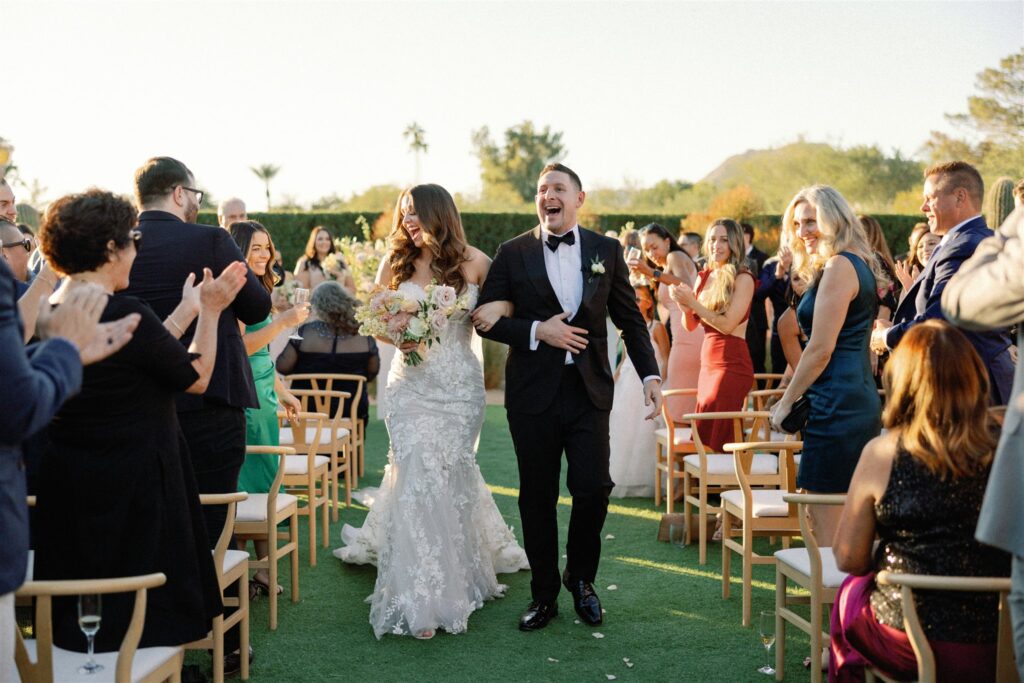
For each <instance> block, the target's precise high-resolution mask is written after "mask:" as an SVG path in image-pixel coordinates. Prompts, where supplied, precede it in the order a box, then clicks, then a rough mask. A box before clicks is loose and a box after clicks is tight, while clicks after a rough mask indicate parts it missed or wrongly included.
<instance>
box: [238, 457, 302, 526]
mask: <svg viewBox="0 0 1024 683" xmlns="http://www.w3.org/2000/svg"><path fill="white" fill-rule="evenodd" d="M245 454H246V455H277V456H284V455H295V449H294V448H290V447H288V446H246V447H245ZM284 469H285V459H284V458H283V457H278V459H277V472H276V473H275V474H274V481H273V482H272V483H271V484H270V490H269V491H267V520H268V521H269V520H270V519H273V517H276V513H277V493H278V491H279V490H280V489H281V484H282V483H284Z"/></svg>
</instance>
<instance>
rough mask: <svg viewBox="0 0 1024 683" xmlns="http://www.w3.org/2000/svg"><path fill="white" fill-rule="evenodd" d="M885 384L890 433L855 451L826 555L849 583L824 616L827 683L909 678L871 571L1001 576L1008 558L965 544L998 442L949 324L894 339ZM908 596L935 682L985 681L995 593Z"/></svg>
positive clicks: (977, 370) (896, 628) (991, 656)
mask: <svg viewBox="0 0 1024 683" xmlns="http://www.w3.org/2000/svg"><path fill="white" fill-rule="evenodd" d="M951 358H955V359H957V362H955V363H951V362H950V359H951ZM884 384H885V388H886V391H887V394H888V398H887V400H886V406H885V410H884V412H883V415H882V421H883V424H884V425H885V427H886V428H887V429H888V430H889V431H888V432H887V433H886V434H884V435H882V436H879V437H876V438H875V439H872V440H871V441H869V442H868V444H867V445H866V446H865V447H864V452H863V454H862V455H861V458H860V462H859V463H858V464H857V469H856V470H855V471H854V475H853V480H852V481H851V482H850V490H849V494H848V498H847V503H846V507H845V510H844V512H843V516H842V518H841V520H840V523H839V529H838V531H837V533H836V537H835V543H834V548H833V550H834V551H835V556H836V563H837V565H838V566H839V568H840V569H841V570H843V571H846V572H850V574H851V576H850V577H848V578H847V579H846V581H844V582H843V584H842V586H841V587H840V589H839V593H838V594H837V596H836V603H835V604H836V607H835V609H834V610H833V611H832V627H831V633H832V657H831V661H830V663H829V680H830V681H852V680H862V677H863V669H864V665H865V664H872V665H874V666H877V667H878V668H880V669H881V670H882V671H883V672H884V673H886V674H888V675H889V676H892V677H894V678H896V679H898V680H908V679H913V678H915V677H916V673H917V664H916V660H915V657H914V651H913V648H912V647H911V645H910V641H909V640H908V639H907V635H906V633H905V632H904V631H903V605H902V602H901V599H900V589H899V588H897V587H892V586H879V585H876V584H875V581H874V577H875V572H879V571H882V570H886V571H892V572H897V573H907V574H934V575H939V576H950V575H955V576H1009V573H1010V562H1009V556H1008V555H1007V554H1006V553H1004V552H1002V551H1001V550H997V549H995V548H992V547H990V546H985V545H982V544H980V543H978V542H977V541H975V540H974V528H975V525H976V524H977V521H978V512H979V510H980V508H981V501H982V496H983V495H984V492H985V484H986V481H987V480H988V475H989V468H990V466H991V463H992V455H993V450H994V448H995V445H996V438H995V431H994V429H993V424H992V421H991V420H990V418H989V414H988V411H987V410H986V406H987V397H988V394H989V387H988V373H987V372H986V371H985V366H984V365H983V364H982V362H981V358H980V357H979V355H978V353H977V352H976V351H975V350H974V348H973V347H972V345H971V344H970V342H968V340H967V338H966V337H965V336H964V334H963V333H961V332H960V331H959V330H957V329H956V328H954V327H953V326H952V325H950V324H948V323H946V322H945V321H940V320H930V321H926V322H923V323H921V324H919V325H915V326H914V327H913V328H911V329H910V330H908V331H907V334H906V335H904V337H903V339H902V340H901V342H900V344H899V346H897V347H896V350H895V351H894V352H893V354H892V359H891V360H890V361H889V363H888V364H887V365H886V368H885V373H884ZM876 533H877V535H878V537H879V539H880V541H881V542H880V543H879V545H878V548H877V550H876V551H875V552H874V554H873V556H872V551H871V546H872V543H873V542H874V540H875V535H876ZM914 599H915V604H916V607H917V612H918V615H919V617H920V619H921V623H922V625H923V626H924V630H925V633H926V634H927V636H928V640H929V641H930V642H931V645H932V649H933V651H934V652H935V663H936V669H937V671H938V674H939V680H940V681H943V680H945V681H991V680H995V654H996V644H995V642H996V625H997V623H998V596H997V595H995V594H989V593H956V592H946V591H916V592H915V594H914Z"/></svg>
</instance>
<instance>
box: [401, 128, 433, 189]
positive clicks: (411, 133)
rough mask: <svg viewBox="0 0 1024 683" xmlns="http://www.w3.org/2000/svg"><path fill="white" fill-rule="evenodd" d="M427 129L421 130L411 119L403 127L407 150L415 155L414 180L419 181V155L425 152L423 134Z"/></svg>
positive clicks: (424, 134) (425, 145)
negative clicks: (407, 144) (407, 142)
mask: <svg viewBox="0 0 1024 683" xmlns="http://www.w3.org/2000/svg"><path fill="white" fill-rule="evenodd" d="M426 134H427V131H425V130H423V128H422V127H421V126H420V124H418V123H416V122H415V121H413V122H412V123H410V124H409V125H408V126H406V127H405V131H403V132H402V137H404V138H405V139H406V140H408V141H409V151H410V152H412V153H413V154H415V155H416V182H417V183H418V182H419V181H420V157H421V155H422V154H425V153H426V151H427V148H428V146H429V145H427V142H426V139H425V136H426Z"/></svg>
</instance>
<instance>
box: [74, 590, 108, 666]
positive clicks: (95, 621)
mask: <svg viewBox="0 0 1024 683" xmlns="http://www.w3.org/2000/svg"><path fill="white" fill-rule="evenodd" d="M101 610H102V601H101V600H100V596H99V595H98V594H89V595H79V596H78V628H80V629H82V633H83V634H85V637H86V639H87V640H88V641H89V661H87V662H86V663H85V664H83V665H82V666H80V667H78V673H80V674H94V673H96V672H98V671H103V665H102V664H97V663H96V661H95V660H94V659H93V640H94V639H95V638H96V632H97V631H99V630H100V619H101V618H102V614H101Z"/></svg>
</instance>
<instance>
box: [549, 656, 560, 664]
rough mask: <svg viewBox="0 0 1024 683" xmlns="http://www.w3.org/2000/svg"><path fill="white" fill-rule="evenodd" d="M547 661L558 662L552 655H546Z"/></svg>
mask: <svg viewBox="0 0 1024 683" xmlns="http://www.w3.org/2000/svg"><path fill="white" fill-rule="evenodd" d="M548 661H549V662H554V663H555V664H557V663H558V660H557V659H555V658H554V657H548Z"/></svg>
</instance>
